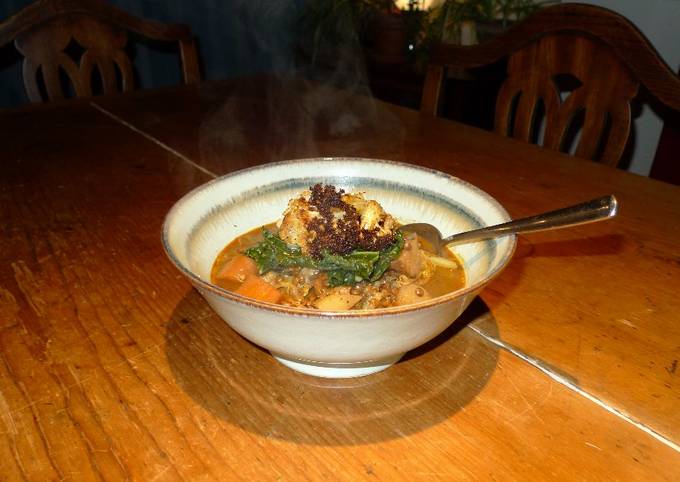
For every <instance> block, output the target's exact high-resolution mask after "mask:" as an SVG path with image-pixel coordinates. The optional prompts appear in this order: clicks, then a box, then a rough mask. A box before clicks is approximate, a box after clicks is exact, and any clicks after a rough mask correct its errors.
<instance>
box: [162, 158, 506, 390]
mask: <svg viewBox="0 0 680 482" xmlns="http://www.w3.org/2000/svg"><path fill="white" fill-rule="evenodd" d="M317 182H323V183H327V184H333V185H335V186H336V187H338V188H342V189H344V190H345V191H347V192H351V191H362V192H365V193H366V197H367V198H368V199H375V200H377V201H378V202H379V203H380V204H382V206H383V207H384V209H385V210H386V211H387V212H389V213H391V214H392V215H393V216H395V217H396V218H397V219H398V220H399V221H400V222H401V223H404V224H405V223H410V222H416V221H420V222H428V223H431V224H434V225H435V226H437V227H438V228H439V229H440V231H441V232H442V233H444V234H445V235H449V234H453V233H457V232H460V231H465V230H470V229H474V228H478V227H483V226H487V225H491V224H496V223H501V222H505V221H508V220H509V219H510V218H509V216H508V213H507V212H506V211H505V209H503V207H502V206H501V205H500V204H499V203H498V202H497V201H496V200H494V199H493V198H492V197H491V196H489V195H488V194H486V193H485V192H483V191H481V190H480V189H478V188H476V187H474V186H472V185H471V184H469V183H467V182H465V181H462V180H460V179H457V178H455V177H452V176H450V175H448V174H444V173H442V172H438V171H434V170H430V169H425V168H421V167H417V166H414V165H409V164H402V163H396V162H390V161H383V160H373V159H357V158H323V159H302V160H292V161H285V162H278V163H272V164H266V165H263V166H259V167H253V168H250V169H245V170H242V171H237V172H234V173H231V174H228V175H226V176H222V177H220V178H217V179H215V180H213V181H211V182H208V183H207V184H204V185H202V186H200V187H198V188H196V189H194V190H193V191H191V192H189V193H188V194H186V195H185V196H184V197H182V198H181V199H180V200H179V201H178V202H177V203H176V204H175V206H174V207H173V208H172V209H171V210H170V212H169V213H168V215H167V217H166V219H165V223H164V225H163V235H162V239H163V246H164V248H165V251H166V253H167V254H168V256H169V258H170V260H171V261H172V262H173V263H174V264H175V266H177V268H178V269H179V270H180V271H181V272H182V273H183V274H184V275H186V276H187V278H189V280H190V281H191V283H192V284H193V285H194V286H195V287H196V289H197V290H198V291H199V292H200V293H201V294H202V295H203V296H204V297H205V299H206V300H207V302H208V303H209V304H210V306H211V307H212V308H213V309H214V310H215V312H217V314H218V315H219V316H220V317H221V318H222V319H224V321H225V322H226V323H227V324H228V325H229V326H230V327H231V328H233V329H234V330H236V331H237V332H238V333H239V334H241V335H242V336H243V337H245V338H247V339H248V340H250V341H252V342H253V343H255V344H257V345H259V346H261V347H263V348H266V349H267V350H269V351H270V352H271V354H272V355H273V356H274V357H275V358H276V359H277V360H279V361H280V362H281V363H283V364H284V365H286V366H288V367H290V368H292V369H294V370H298V371H300V372H303V373H307V374H310V375H315V376H322V377H334V378H344V377H356V376H362V375H368V374H370V373H374V372H378V371H380V370H383V369H385V368H387V367H389V366H390V365H392V364H393V363H395V362H396V361H397V360H399V358H401V357H402V356H403V355H404V353H406V352H407V351H409V350H411V349H413V348H416V347H417V346H419V345H421V344H423V343H425V342H426V341H428V340H430V339H431V338H433V337H435V336H436V335H438V334H439V333H441V332H442V331H443V330H444V329H446V327H448V326H449V325H450V324H451V323H452V322H453V321H454V320H455V319H456V318H457V317H458V316H459V315H460V314H461V312H462V311H463V310H464V309H465V308H466V307H467V306H468V304H469V303H470V302H471V301H472V299H473V298H474V297H475V296H476V295H477V294H478V293H479V292H480V291H481V290H482V289H483V288H484V286H486V284H487V283H489V281H490V280H491V279H492V278H493V277H494V276H496V275H497V274H498V273H499V272H500V271H501V270H502V269H503V268H504V267H505V266H506V264H507V263H508V262H509V261H510V258H511V257H512V253H513V251H514V248H515V244H516V239H515V236H505V237H501V238H496V239H494V240H486V241H480V242H475V243H469V244H464V245H459V246H455V247H453V248H452V249H453V251H455V252H456V254H457V255H458V256H459V258H460V259H461V260H462V261H463V264H464V268H465V271H466V276H467V283H466V286H465V287H464V288H463V289H460V290H458V291H455V292H452V293H450V294H447V295H445V296H441V297H438V298H434V299H432V300H428V301H426V302H422V303H419V304H415V305H409V306H399V307H392V308H383V309H376V310H362V311H350V312H321V311H317V310H313V309H302V308H289V307H284V306H280V305H274V304H270V303H264V302H259V301H255V300H252V299H248V298H244V297H242V296H239V295H237V294H235V293H231V292H229V291H226V290H224V289H222V288H220V287H218V286H215V285H214V284H212V283H210V269H211V266H212V263H213V261H214V260H215V257H216V256H217V254H218V253H219V252H220V251H221V250H222V248H223V247H224V246H226V245H227V244H228V243H229V242H231V241H232V240H233V239H235V238H236V237H238V236H239V235H241V234H243V233H246V232H248V231H250V230H252V229H254V228H257V227H259V226H262V225H264V224H268V223H271V222H274V221H276V220H277V219H279V218H280V216H281V213H282V212H283V211H284V209H285V207H286V206H287V204H288V200H289V199H291V198H293V197H296V196H297V195H298V194H299V193H300V192H301V191H303V190H305V189H308V188H309V187H310V186H312V185H314V184H315V183H317Z"/></svg>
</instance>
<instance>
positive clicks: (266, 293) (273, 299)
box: [235, 274, 281, 303]
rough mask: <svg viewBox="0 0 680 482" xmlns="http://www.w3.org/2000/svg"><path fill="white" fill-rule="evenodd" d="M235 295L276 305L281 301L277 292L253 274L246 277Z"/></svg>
mask: <svg viewBox="0 0 680 482" xmlns="http://www.w3.org/2000/svg"><path fill="white" fill-rule="evenodd" d="M235 293H238V294H239V295H243V296H247V297H248V298H253V299H255V300H259V301H267V302H269V303H278V302H279V300H280V299H281V293H279V290H277V289H276V288H275V287H273V286H272V285H270V284H269V283H267V282H266V281H265V280H264V279H262V278H261V277H259V276H257V275H255V274H251V275H248V276H247V277H246V279H245V281H244V282H243V283H242V284H241V286H239V288H238V289H237V290H236V291H235Z"/></svg>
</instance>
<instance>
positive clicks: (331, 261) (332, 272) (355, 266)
mask: <svg viewBox="0 0 680 482" xmlns="http://www.w3.org/2000/svg"><path fill="white" fill-rule="evenodd" d="M379 257H380V253H379V252H378V251H353V252H351V253H349V254H346V255H342V256H341V255H337V254H329V253H328V252H324V253H323V256H322V257H321V259H320V260H319V261H318V262H317V265H316V267H317V269H319V270H321V271H326V272H327V274H328V284H329V286H340V285H353V284H356V283H358V282H360V281H364V280H368V278H369V277H370V276H371V273H372V272H373V267H374V265H375V262H376V261H377V260H378V258H379Z"/></svg>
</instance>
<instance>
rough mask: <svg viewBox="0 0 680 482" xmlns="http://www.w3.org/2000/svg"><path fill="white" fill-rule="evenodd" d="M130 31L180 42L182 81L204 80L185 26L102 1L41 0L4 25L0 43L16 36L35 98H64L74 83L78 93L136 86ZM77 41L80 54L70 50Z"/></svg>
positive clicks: (26, 80) (31, 95) (30, 92)
mask: <svg viewBox="0 0 680 482" xmlns="http://www.w3.org/2000/svg"><path fill="white" fill-rule="evenodd" d="M128 31H130V32H133V33H135V34H138V35H140V36H142V37H145V38H147V39H150V40H152V41H161V42H176V43H178V44H179V52H180V57H181V63H182V74H183V79H184V82H185V83H187V84H189V83H193V82H198V81H200V79H201V77H200V73H199V67H198V56H197V52H196V45H195V42H194V39H193V37H192V35H191V31H190V30H189V28H188V27H187V26H186V25H179V24H177V25H166V24H162V23H158V22H154V21H148V20H143V19H140V18H137V17H134V16H132V15H130V14H128V13H127V12H124V11H123V10H120V9H118V8H115V7H113V6H111V5H108V4H106V3H105V2H103V1H101V0H39V1H37V2H35V3H33V4H31V5H29V6H27V7H26V8H24V9H23V10H21V11H20V12H18V13H17V14H15V15H14V16H12V17H10V18H9V19H7V20H6V21H4V22H2V23H0V47H2V46H4V45H6V44H8V43H10V42H11V41H12V40H14V45H15V47H16V48H17V50H19V52H20V53H21V54H22V55H23V56H24V61H23V80H24V87H25V88H26V93H27V94H28V97H29V99H30V100H31V102H41V101H44V100H55V99H62V98H64V97H65V96H66V91H67V90H69V89H68V85H64V82H65V81H66V82H70V84H71V86H70V87H71V88H72V91H73V92H75V95H76V96H78V97H87V96H91V95H93V93H97V92H94V90H93V86H96V80H97V76H99V79H98V80H99V84H100V85H99V87H100V89H99V90H101V91H102V93H112V92H121V91H123V92H125V91H129V90H133V89H134V83H135V82H134V74H133V67H132V63H131V60H130V57H129V56H128V54H127V53H126V52H125V50H124V48H125V46H126V44H127V33H128ZM73 42H75V43H76V44H77V46H78V47H77V51H78V52H79V53H81V55H80V57H79V58H73V54H72V53H71V52H70V51H69V49H71V47H72V46H73V45H72V44H73Z"/></svg>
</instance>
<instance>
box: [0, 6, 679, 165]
mask: <svg viewBox="0 0 680 482" xmlns="http://www.w3.org/2000/svg"><path fill="white" fill-rule="evenodd" d="M29 3H31V2H29V1H28V0H3V1H2V2H0V19H4V18H7V17H9V16H10V15H12V14H14V13H16V12H18V11H19V10H21V8H23V7H25V6H26V5H28V4H29ZM109 3H111V4H113V5H115V6H117V7H120V8H122V9H124V10H126V11H128V12H130V13H132V14H133V15H137V16H140V17H143V18H146V19H154V20H159V21H162V22H168V23H185V24H187V25H189V27H190V28H191V29H192V31H193V33H194V35H195V36H196V38H197V42H198V51H199V57H200V61H201V68H202V75H203V79H204V80H217V79H225V78H229V77H235V76H243V75H251V74H258V73H275V74H282V75H288V74H299V75H305V76H308V77H312V78H316V79H318V80H322V81H328V82H331V83H333V84H336V85H341V86H352V87H353V88H358V89H364V90H365V91H366V92H370V93H372V95H374V96H375V97H377V98H379V99H382V100H386V101H389V102H394V103H397V104H401V105H404V106H406V107H411V108H415V109H417V108H418V106H419V102H420V95H421V89H422V82H423V78H424V75H423V71H424V66H425V65H426V63H427V48H428V45H429V44H430V43H431V42H433V41H440V40H444V41H448V42H453V43H463V44H466V43H474V42H478V41H483V40H484V38H486V37H488V36H490V35H494V34H495V33H498V32H499V31H501V30H502V29H503V28H505V27H506V26H507V25H509V24H511V23H512V22H513V21H515V20H517V19H518V18H521V17H523V16H525V15H527V14H529V13H531V12H532V11H533V10H535V9H536V8H538V7H539V6H540V5H542V4H545V3H557V2H556V1H550V2H543V1H540V0H536V1H534V0H397V1H390V0H387V1H386V0H110V2H109ZM583 3H591V4H596V5H600V6H604V7H607V8H610V9H612V10H615V11H617V12H619V13H621V14H623V15H624V16H626V17H627V18H628V19H630V20H631V21H632V22H633V23H634V24H635V25H636V26H637V27H638V28H639V29H640V30H642V32H643V33H644V34H645V35H646V36H647V37H648V38H649V39H650V41H651V42H652V44H653V45H654V46H655V47H656V49H657V50H658V51H659V53H660V54H661V56H662V57H663V58H664V59H665V61H666V62H667V63H668V64H669V65H670V67H671V68H672V69H674V70H675V71H677V70H678V67H679V66H680V42H678V34H677V32H678V30H677V26H678V25H680V1H678V0H645V1H640V0H583ZM470 25H472V27H470ZM132 49H133V50H132V57H133V62H134V65H135V67H136V75H137V80H138V84H139V85H141V86H143V87H152V86H153V87H159V86H166V85H175V84H178V83H180V81H181V79H180V71H179V68H178V63H177V56H176V52H173V51H165V50H163V48H158V47H157V46H155V45H148V44H144V43H139V42H135V43H134V44H133V46H132ZM503 68H504V67H503V66H502V65H501V66H498V67H496V70H493V69H491V70H490V71H489V72H487V74H488V75H486V76H481V77H480V78H479V79H475V82H470V79H466V78H452V79H450V82H451V83H452V84H454V85H452V88H453V89H454V90H455V89H458V90H459V91H461V90H462V91H464V92H465V95H463V96H460V95H459V96H457V100H456V99H454V100H453V101H452V102H451V103H449V104H448V105H445V106H444V111H443V115H444V116H445V117H450V118H454V119H457V120H461V121H464V122H467V123H470V124H473V125H477V126H479V127H482V128H489V127H490V126H491V124H492V118H493V105H494V100H495V98H494V94H492V92H494V89H497V86H498V85H499V83H500V81H502V75H503ZM27 102H28V99H27V97H26V94H25V92H24V89H23V86H22V83H21V57H20V55H19V54H18V53H17V52H16V50H15V49H14V47H13V45H11V44H10V45H6V46H4V47H2V48H0V107H12V106H17V105H21V104H24V103H27ZM655 110H658V109H657V108H656V107H655V106H654V104H653V103H652V104H651V105H650V104H648V103H647V102H646V99H644V97H643V98H642V100H641V102H640V103H639V105H637V106H636V109H635V110H634V112H635V121H634V133H633V137H632V142H631V144H630V147H629V149H628V152H627V154H626V157H627V158H626V159H625V161H624V163H623V167H624V168H626V169H628V170H629V171H631V172H635V173H638V174H642V175H649V174H650V171H651V170H652V166H653V163H654V159H655V156H656V154H657V150H658V146H659V139H660V137H661V135H662V130H663V127H664V119H662V118H661V116H660V115H659V114H658V113H657V112H655ZM675 117H676V118H675V119H671V121H670V123H671V124H672V123H675V124H678V121H677V116H675ZM664 118H665V119H666V120H667V119H668V117H667V116H664ZM676 137H677V135H676Z"/></svg>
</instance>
